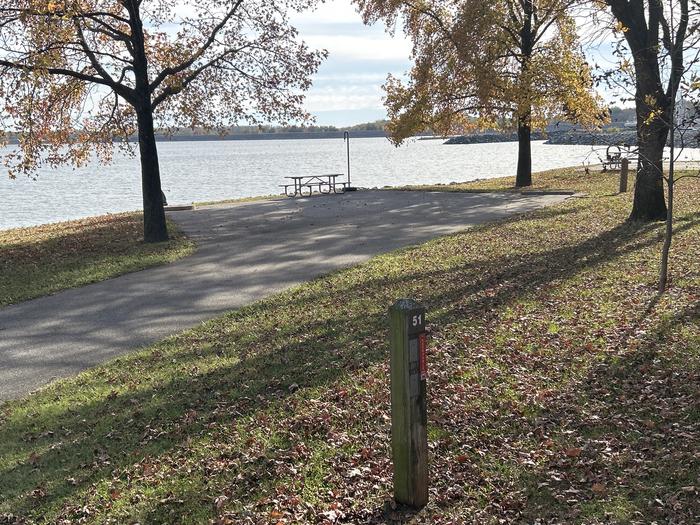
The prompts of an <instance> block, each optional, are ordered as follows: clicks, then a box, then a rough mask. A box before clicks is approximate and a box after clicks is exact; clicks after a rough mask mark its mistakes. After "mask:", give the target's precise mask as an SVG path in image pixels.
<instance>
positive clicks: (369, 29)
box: [292, 0, 411, 126]
mask: <svg viewBox="0 0 700 525" xmlns="http://www.w3.org/2000/svg"><path fill="white" fill-rule="evenodd" d="M292 24H293V25H294V26H295V27H296V28H297V29H298V30H299V33H300V36H301V38H303V39H304V41H306V43H307V44H309V46H310V47H312V48H315V49H326V50H328V53H329V54H328V58H327V59H326V60H325V61H324V62H323V63H322V64H321V67H320V68H319V70H318V72H317V74H316V75H315V76H314V79H313V80H314V83H313V87H312V88H311V89H310V90H309V91H308V93H307V100H306V109H307V110H308V111H309V112H311V113H312V114H313V115H315V116H316V124H319V125H333V126H347V125H352V124H358V123H360V122H371V121H374V120H378V119H383V118H385V117H386V111H385V110H384V106H383V104H382V93H383V92H382V89H381V86H382V84H383V83H384V81H385V80H386V77H387V75H388V74H389V73H392V74H394V75H398V76H402V75H403V74H404V73H406V72H407V71H408V70H409V69H410V67H411V62H410V60H409V55H410V53H411V44H410V42H409V41H408V40H406V38H404V36H403V34H402V33H401V31H398V32H397V34H396V36H395V37H391V36H390V35H388V34H387V33H386V32H385V29H384V25H383V24H376V25H374V26H366V25H364V24H363V23H362V18H361V17H360V15H359V14H358V13H357V12H356V11H355V8H354V7H353V6H352V5H351V4H350V1H349V0H329V1H327V2H326V3H324V4H322V5H321V6H319V7H318V8H317V9H316V10H315V11H313V12H305V13H302V14H298V15H296V16H294V17H293V19H292Z"/></svg>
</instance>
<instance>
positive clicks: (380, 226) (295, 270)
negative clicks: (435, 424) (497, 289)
mask: <svg viewBox="0 0 700 525" xmlns="http://www.w3.org/2000/svg"><path fill="white" fill-rule="evenodd" d="M566 197H567V196H565V195H517V194H493V193H489V194H486V193H482V194H466V193H425V192H401V191H361V192H356V193H348V194H345V195H332V196H316V197H311V198H300V199H282V200H273V201H258V202H249V203H243V204H232V205H222V206H216V207H207V208H203V209H198V210H196V211H180V212H172V214H171V217H172V218H173V219H174V220H176V221H177V223H178V224H180V225H181V227H182V228H183V229H184V230H185V232H186V233H187V234H188V235H190V236H191V237H192V238H194V239H195V240H196V242H197V243H198V245H199V249H198V251H197V253H196V254H195V255H193V256H191V257H188V258H186V259H183V260H181V261H178V262H176V263H174V264H170V265H167V266H161V267H158V268H153V269H149V270H144V271H141V272H136V273H131V274H127V275H123V276H121V277H117V278H115V279H110V280H108V281H104V282H101V283H95V284H91V285H88V286H84V287H81V288H76V289H72V290H66V291H64V292H60V293H58V294H56V295H53V296H49V297H43V298H40V299H35V300H33V301H27V302H24V303H20V304H17V305H13V306H8V307H5V308H1V309H0V400H4V399H12V398H17V397H21V396H22V395H25V394H27V393H29V392H31V391H33V390H35V389H37V388H40V387H41V386H43V385H45V384H47V383H49V382H50V381H52V380H54V379H56V378H63V377H69V376H72V375H75V374H77V373H78V372H80V371H81V370H84V369H86V368H88V367H91V366H94V365H97V364H99V363H101V362H104V361H105V360H108V359H110V358H113V357H115V356H117V355H120V354H124V353H126V352H129V351H131V350H133V349H136V348H139V347H141V346H144V345H147V344H149V343H152V342H154V341H157V340H160V339H162V338H164V337H166V336H168V335H171V334H174V333H177V332H180V331H182V330H184V329H186V328H190V327H192V326H194V325H197V324H198V323H200V322H202V321H204V320H207V319H210V318H212V317H215V316H218V315H220V314H222V313H223V312H226V311H228V310H231V309H235V308H237V307H240V306H243V305H246V304H248V303H251V302H253V301H255V300H257V299H260V298H262V297H265V296H267V295H270V294H272V293H274V292H277V291H279V290H282V289H285V288H287V287H290V286H293V285H295V284H298V283H300V282H303V281H307V280H309V279H312V278H314V277H316V276H318V275H320V274H323V273H326V272H328V271H331V270H335V269H338V268H342V267H347V266H351V265H353V264H356V263H359V262H361V261H365V260H367V259H369V258H370V257H372V256H374V255H376V254H379V253H383V252H387V251H391V250H394V249H396V248H400V247H403V246H407V245H411V244H416V243H419V242H422V241H426V240H428V239H431V238H433V237H437V236H440V235H445V234H449V233H453V232H456V231H459V230H462V229H464V228H466V227H468V226H470V225H474V224H477V223H482V222H485V221H490V220H494V219H497V218H501V217H504V216H506V215H509V214H513V213H521V212H526V211H530V210H533V209H536V208H539V207H542V206H545V205H549V204H554V203H556V202H560V201H562V200H564V199H565V198H566Z"/></svg>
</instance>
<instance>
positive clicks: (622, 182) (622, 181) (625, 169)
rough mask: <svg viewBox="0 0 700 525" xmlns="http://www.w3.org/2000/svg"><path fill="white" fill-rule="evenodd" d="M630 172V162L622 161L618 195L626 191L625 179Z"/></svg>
mask: <svg viewBox="0 0 700 525" xmlns="http://www.w3.org/2000/svg"><path fill="white" fill-rule="evenodd" d="M629 171H630V160H629V159H622V167H621V168H620V193H625V192H626V191H627V177H628V175H629Z"/></svg>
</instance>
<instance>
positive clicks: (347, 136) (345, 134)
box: [343, 131, 357, 191]
mask: <svg viewBox="0 0 700 525" xmlns="http://www.w3.org/2000/svg"><path fill="white" fill-rule="evenodd" d="M343 141H345V143H346V146H347V152H348V183H347V186H345V191H356V190H357V188H354V187H352V186H351V184H350V132H349V131H343Z"/></svg>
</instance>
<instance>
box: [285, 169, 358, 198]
mask: <svg viewBox="0 0 700 525" xmlns="http://www.w3.org/2000/svg"><path fill="white" fill-rule="evenodd" d="M342 176H344V174H343V173H327V174H325V175H302V176H291V177H285V179H290V180H291V181H292V182H291V183H289V184H280V187H282V188H284V194H285V195H286V196H287V197H296V196H297V195H302V196H303V195H304V194H305V193H306V195H307V196H310V195H311V194H312V193H313V192H314V189H316V190H317V191H318V192H319V193H325V194H328V193H331V192H332V193H343V192H344V191H345V186H346V184H347V183H345V182H338V181H337V180H336V179H337V178H338V177H342ZM290 188H293V190H291V189H290Z"/></svg>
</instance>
